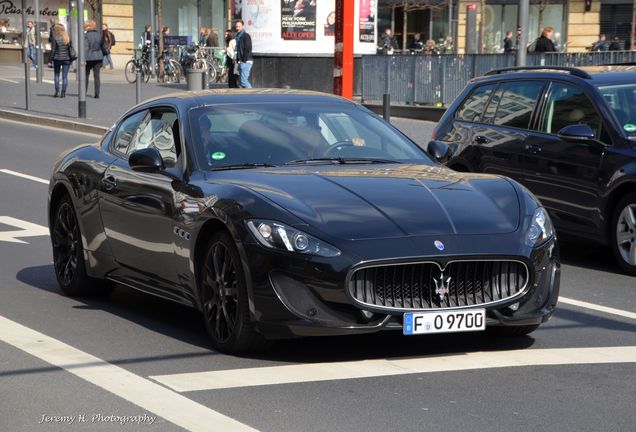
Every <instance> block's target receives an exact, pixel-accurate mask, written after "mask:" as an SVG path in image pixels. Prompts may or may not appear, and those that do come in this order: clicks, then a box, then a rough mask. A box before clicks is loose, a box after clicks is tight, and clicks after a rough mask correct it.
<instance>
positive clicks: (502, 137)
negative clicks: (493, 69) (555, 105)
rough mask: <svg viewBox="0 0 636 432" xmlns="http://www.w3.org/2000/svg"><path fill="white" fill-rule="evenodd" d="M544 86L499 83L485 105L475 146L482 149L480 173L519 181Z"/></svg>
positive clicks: (522, 83) (522, 82)
mask: <svg viewBox="0 0 636 432" xmlns="http://www.w3.org/2000/svg"><path fill="white" fill-rule="evenodd" d="M544 87H545V82H543V81H537V80H535V81H533V80H523V81H511V82H504V83H501V85H500V86H499V88H498V89H497V91H496V92H495V93H494V94H493V96H492V97H491V98H490V101H489V102H488V105H487V107H486V111H485V112H484V116H483V119H482V125H481V130H480V134H479V136H477V137H476V138H475V141H476V145H478V146H480V147H481V148H482V150H481V153H482V156H481V160H480V166H479V167H478V170H479V171H480V172H485V173H490V174H500V175H505V176H507V177H511V178H513V179H515V180H518V181H520V180H521V179H522V178H523V171H524V167H525V161H524V157H525V154H526V153H525V150H524V149H525V145H526V139H527V138H528V136H529V135H530V131H529V128H530V127H531V125H532V124H533V120H534V117H535V108H536V107H537V102H538V101H539V97H540V95H541V93H542V92H543V89H544Z"/></svg>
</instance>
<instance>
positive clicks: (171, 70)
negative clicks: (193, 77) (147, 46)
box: [162, 50, 185, 84]
mask: <svg viewBox="0 0 636 432" xmlns="http://www.w3.org/2000/svg"><path fill="white" fill-rule="evenodd" d="M162 58H163V66H164V67H163V72H164V79H166V80H167V81H168V82H174V83H176V84H179V83H180V82H181V79H182V78H183V77H184V76H185V75H184V73H183V67H182V66H181V63H179V62H178V61H177V60H176V59H175V58H174V57H173V56H172V54H171V53H170V51H169V50H164V52H163V56H162Z"/></svg>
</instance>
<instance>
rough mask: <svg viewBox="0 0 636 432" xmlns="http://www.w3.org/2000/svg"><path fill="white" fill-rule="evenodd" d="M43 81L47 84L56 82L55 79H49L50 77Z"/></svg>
mask: <svg viewBox="0 0 636 432" xmlns="http://www.w3.org/2000/svg"><path fill="white" fill-rule="evenodd" d="M42 82H45V83H47V84H55V81H53V80H48V79H43V80H42Z"/></svg>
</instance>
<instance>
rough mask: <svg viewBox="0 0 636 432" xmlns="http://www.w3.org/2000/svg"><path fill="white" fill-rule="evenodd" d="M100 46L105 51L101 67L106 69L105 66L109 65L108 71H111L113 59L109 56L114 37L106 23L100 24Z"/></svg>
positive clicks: (113, 44)
mask: <svg viewBox="0 0 636 432" xmlns="http://www.w3.org/2000/svg"><path fill="white" fill-rule="evenodd" d="M102 45H103V46H104V50H105V53H104V60H103V62H102V67H103V68H106V66H107V65H110V70H113V69H114V65H113V58H112V57H111V56H110V50H111V48H112V47H114V46H115V35H114V34H113V33H112V32H111V31H110V30H108V24H106V23H103V24H102Z"/></svg>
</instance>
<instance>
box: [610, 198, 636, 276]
mask: <svg viewBox="0 0 636 432" xmlns="http://www.w3.org/2000/svg"><path fill="white" fill-rule="evenodd" d="M611 230H612V232H611V236H610V238H611V244H612V250H613V251H614V256H615V257H616V262H617V263H618V265H619V266H620V268H621V270H623V271H624V272H625V273H627V274H629V275H632V276H636V193H630V194H627V196H625V197H624V198H623V199H622V200H621V201H620V202H619V203H618V205H617V206H616V209H615V211H614V216H613V217H612V227H611Z"/></svg>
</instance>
